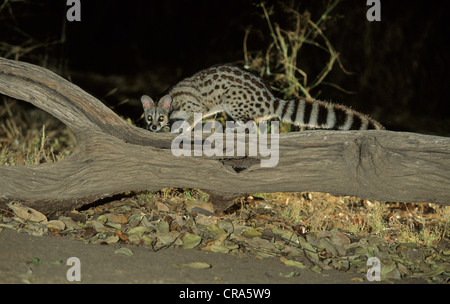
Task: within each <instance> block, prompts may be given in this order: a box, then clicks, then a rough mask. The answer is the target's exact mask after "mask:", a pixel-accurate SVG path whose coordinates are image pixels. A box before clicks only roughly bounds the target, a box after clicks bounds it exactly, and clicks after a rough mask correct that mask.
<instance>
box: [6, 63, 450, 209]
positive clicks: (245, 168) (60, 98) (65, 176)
mask: <svg viewBox="0 0 450 304" xmlns="http://www.w3.org/2000/svg"><path fill="white" fill-rule="evenodd" d="M0 93H1V94H4V95H7V96H11V97H14V98H16V99H20V100H24V101H27V102H30V103H32V104H33V105H35V106H36V107H39V108H41V109H43V110H44V111H46V112H48V113H50V114H52V115H53V116H54V117H56V118H57V119H59V120H61V121H62V122H63V123H64V124H66V125H67V126H68V127H69V128H70V129H71V130H72V131H73V132H74V133H75V135H76V138H77V147H76V149H75V151H74V152H73V153H72V155H70V156H69V157H67V158H66V159H64V160H62V161H58V162H56V163H45V164H40V165H37V166H14V167H10V166H2V167H0V207H2V205H3V206H4V204H5V203H7V202H10V201H20V202H22V203H23V204H25V205H27V206H29V207H32V208H35V209H37V210H40V211H41V212H44V213H52V212H55V211H60V210H71V209H73V208H77V207H80V206H82V205H84V204H87V203H91V202H93V201H96V200H98V199H101V198H105V197H109V196H112V195H114V194H118V193H123V192H126V191H141V190H152V191H153V190H159V189H162V188H165V187H180V188H197V189H203V190H206V191H212V192H214V193H216V194H217V193H219V194H223V195H230V196H231V195H233V194H236V193H256V192H266V193H267V192H300V191H317V192H328V193H331V194H335V195H352V196H358V197H361V198H365V199H374V200H381V201H396V202H431V203H440V204H444V205H449V204H450V139H449V138H445V137H439V136H428V135H421V134H415V133H406V132H390V131H346V132H343V131H318V130H314V131H305V132H299V133H298V132H296V133H289V134H282V135H280V141H279V163H278V165H277V166H275V167H261V165H260V161H261V159H263V158H264V157H261V156H244V157H238V156H233V157H225V156H214V157H207V156H205V155H202V156H192V157H188V156H180V157H176V156H174V155H172V152H171V143H172V141H173V139H174V138H176V136H178V135H177V134H171V133H151V132H148V131H146V130H144V129H140V128H137V127H134V126H132V125H130V124H128V123H127V122H125V121H124V120H123V119H121V118H120V117H119V116H117V115H116V114H115V113H114V112H112V111H111V110H110V109H108V108H107V107H106V106H105V105H103V104H102V103H101V102H100V101H99V100H97V99H96V98H94V97H93V96H91V95H89V94H88V93H86V92H84V91H83V90H82V89H80V88H79V87H77V86H76V85H74V84H72V83H70V82H68V81H67V80H65V79H63V78H61V77H59V76H58V75H56V74H54V73H53V72H51V71H49V70H47V69H44V68H41V67H38V66H35V65H32V64H28V63H24V62H17V61H12V60H7V59H3V58H0ZM205 137H207V136H205ZM247 139H248V138H246V140H247ZM268 141H269V143H270V138H269V139H268ZM247 142H248V141H247ZM197 144H201V142H199V143H197ZM234 155H236V154H234ZM2 208H4V207H2Z"/></svg>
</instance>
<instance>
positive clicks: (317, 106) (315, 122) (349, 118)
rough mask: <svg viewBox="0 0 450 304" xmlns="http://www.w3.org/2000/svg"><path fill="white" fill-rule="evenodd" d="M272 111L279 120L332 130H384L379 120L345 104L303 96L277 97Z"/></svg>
mask: <svg viewBox="0 0 450 304" xmlns="http://www.w3.org/2000/svg"><path fill="white" fill-rule="evenodd" d="M274 113H275V114H276V116H277V117H278V118H279V119H280V120H281V121H283V122H287V123H292V124H295V125H298V126H308V127H313V128H320V129H334V130H369V129H375V130H384V127H383V126H382V125H381V124H380V123H379V122H377V121H375V120H373V119H372V118H370V117H368V116H367V115H364V114H362V113H359V112H357V111H354V110H352V109H350V108H347V107H346V106H343V105H339V104H334V103H329V102H324V101H320V100H314V99H307V98H304V97H298V98H295V99H291V100H287V101H286V100H282V99H277V100H276V101H275V102H274Z"/></svg>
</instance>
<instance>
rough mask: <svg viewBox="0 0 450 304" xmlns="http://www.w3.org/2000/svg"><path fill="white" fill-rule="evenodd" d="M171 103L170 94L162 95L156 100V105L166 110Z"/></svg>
mask: <svg viewBox="0 0 450 304" xmlns="http://www.w3.org/2000/svg"><path fill="white" fill-rule="evenodd" d="M171 104H172V97H171V96H170V95H165V96H163V97H162V98H161V99H160V100H159V102H158V105H159V106H160V107H163V108H165V109H167V110H169V109H170V105H171Z"/></svg>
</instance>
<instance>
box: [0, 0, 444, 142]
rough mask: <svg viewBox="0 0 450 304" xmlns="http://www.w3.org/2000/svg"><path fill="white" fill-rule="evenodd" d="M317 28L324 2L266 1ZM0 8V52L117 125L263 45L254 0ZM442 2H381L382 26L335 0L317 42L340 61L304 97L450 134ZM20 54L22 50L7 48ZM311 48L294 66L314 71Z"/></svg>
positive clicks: (401, 126) (316, 61)
mask: <svg viewBox="0 0 450 304" xmlns="http://www.w3.org/2000/svg"><path fill="white" fill-rule="evenodd" d="M281 2H283V3H285V4H288V5H291V6H292V7H294V8H295V9H296V10H297V11H300V12H303V11H305V10H308V11H309V12H310V13H311V16H312V20H318V19H319V18H320V15H321V13H322V12H323V11H324V10H325V7H326V4H327V3H328V1H317V0H315V1H306V0H305V1H267V2H266V6H267V7H272V6H273V12H274V14H273V15H272V16H271V18H272V21H273V22H276V23H279V24H280V25H282V26H284V27H289V24H290V23H289V22H290V20H289V16H288V14H287V13H286V12H285V11H283V9H282V3H281ZM5 3H6V2H3V4H2V3H0V9H1V10H0V56H3V57H7V58H12V59H13V58H18V59H19V60H22V61H27V62H31V63H35V64H38V65H41V66H45V67H47V68H49V69H52V70H54V71H55V72H57V73H58V74H60V75H62V76H63V77H65V78H68V79H70V80H71V81H73V82H74V83H75V84H77V85H79V86H80V87H82V88H83V89H85V90H86V91H88V92H90V93H91V94H93V95H94V96H96V97H97V98H99V99H100V100H102V101H103V102H105V104H107V105H108V106H110V107H111V108H112V109H113V110H114V111H116V112H117V113H119V114H120V115H122V116H124V117H130V118H132V119H133V120H135V121H136V120H138V118H139V117H140V115H141V112H142V111H141V106H140V103H139V98H140V96H141V95H142V94H143V93H146V94H149V95H152V96H155V95H157V94H159V93H161V92H162V91H164V90H165V89H167V88H168V87H169V86H170V85H173V84H175V83H176V82H177V81H179V80H181V79H182V78H184V77H187V76H190V75H191V74H193V73H195V72H196V71H198V70H200V69H203V68H206V67H208V66H211V65H213V64H217V63H226V62H232V63H243V58H244V56H243V37H244V32H245V29H246V28H247V27H248V26H250V25H251V26H252V32H251V34H250V36H249V41H248V47H249V49H250V50H252V51H256V50H265V49H266V48H267V46H268V42H269V41H270V37H269V31H268V29H267V24H266V23H265V20H264V19H263V18H262V11H261V9H260V8H259V7H258V6H257V5H255V4H258V3H259V1H253V0H226V1H216V0H206V1H202V0H198V1H192V0H187V1H181V0H180V1H175V0H164V1H137V0H135V1H118V0H81V22H68V21H67V20H66V11H67V9H68V8H69V6H66V1H65V0H53V1H36V0H34V1H25V2H10V3H7V4H5ZM445 4H446V2H445V1H404V0H381V22H369V21H367V19H366V12H367V10H368V8H369V7H368V6H367V5H366V1H365V0H344V1H342V2H341V3H339V4H338V5H337V7H336V8H335V9H334V10H333V11H332V13H331V16H332V18H331V19H330V20H328V21H327V22H326V28H325V35H326V36H327V37H328V39H329V41H330V42H331V43H332V44H333V46H334V47H335V49H336V50H337V51H338V52H339V53H340V59H341V61H342V62H343V64H344V66H345V68H346V69H347V70H349V71H352V72H354V74H353V75H346V74H345V73H343V72H342V71H341V70H340V69H339V68H337V67H335V68H334V70H333V71H332V72H331V73H330V75H329V76H328V77H327V79H326V80H327V81H328V82H332V83H335V84H338V85H339V86H340V87H342V88H345V89H346V90H349V91H355V92H356V94H351V95H349V94H346V93H343V92H341V91H339V90H337V89H335V88H333V87H330V86H320V87H319V88H318V89H317V90H315V91H313V92H312V95H313V96H316V97H318V98H320V99H324V100H331V101H334V102H338V103H342V104H345V105H347V106H351V107H352V108H354V109H357V110H359V111H361V112H364V113H367V114H369V115H371V116H372V117H373V118H375V119H377V120H378V121H380V122H381V123H382V124H384V125H385V126H386V127H387V129H390V130H401V131H412V132H420V133H426V134H438V135H443V136H449V135H450V118H449V114H450V111H449V101H448V99H449V98H448V92H447V91H448V89H447V86H448V85H449V84H450V81H449V80H450V79H449V72H448V68H449V66H450V65H449V39H450V33H449V21H448V16H449V13H448V11H447V9H446V6H445ZM13 46H20V47H21V48H20V49H18V48H15V49H14V48H13ZM321 56H323V55H322V54H320V53H319V52H318V51H317V49H316V50H315V51H305V52H304V53H302V55H301V56H300V59H299V61H298V64H299V66H300V67H301V68H302V69H304V70H305V71H308V73H311V74H317V72H318V71H320V70H321V69H322V68H323V58H322V57H321Z"/></svg>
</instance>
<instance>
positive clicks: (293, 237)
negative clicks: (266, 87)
mask: <svg viewBox="0 0 450 304" xmlns="http://www.w3.org/2000/svg"><path fill="white" fill-rule="evenodd" d="M252 199H253V197H250V199H248V201H250V203H249V204H248V205H244V206H243V207H241V209H238V210H235V211H234V212H232V213H231V214H221V215H215V214H211V210H213V207H212V204H211V203H210V202H205V201H203V200H198V201H197V200H193V199H190V200H188V201H183V200H182V199H179V198H178V197H170V198H169V199H164V197H161V196H157V195H149V194H138V195H134V196H130V197H126V198H124V199H121V200H118V201H113V202H110V203H107V204H104V205H100V206H96V207H93V208H90V209H88V210H84V211H79V212H77V211H74V212H72V213H71V214H64V215H61V216H59V217H58V218H55V219H51V220H48V219H47V217H46V216H45V215H43V214H42V213H40V212H39V211H36V210H34V209H32V208H28V207H25V206H22V205H21V204H19V203H11V204H9V205H8V207H9V208H10V209H11V210H10V211H3V212H2V213H0V231H1V230H2V229H14V230H17V231H18V232H23V233H28V234H31V235H35V236H42V235H47V234H50V235H53V236H55V237H60V236H70V237H72V238H74V239H77V240H83V241H84V242H86V243H98V244H102V245H113V246H114V245H115V246H116V249H115V250H114V253H116V254H121V255H125V256H128V257H131V256H132V255H133V252H132V250H131V249H129V248H126V247H120V246H121V245H122V244H127V245H136V246H145V247H147V248H149V250H152V251H159V250H165V249H167V248H171V247H180V248H184V249H185V250H203V251H210V252H220V253H224V254H245V255H250V256H254V257H256V258H259V259H264V258H268V257H278V258H279V260H280V263H282V264H284V265H285V266H286V267H287V268H286V270H285V271H280V276H283V277H295V276H297V275H299V273H298V272H296V271H295V270H293V271H292V270H289V269H291V268H293V269H297V270H298V269H309V270H310V271H313V272H317V273H320V272H322V271H323V270H326V269H337V270H340V271H344V272H348V273H355V274H360V276H362V277H365V273H367V271H368V269H369V267H370V266H368V265H367V260H368V259H369V258H371V257H377V258H378V259H379V260H380V262H381V279H382V281H392V280H394V281H396V280H401V279H403V278H419V279H424V280H427V281H429V282H437V283H445V282H447V283H448V282H449V281H450V279H449V277H450V250H449V249H448V247H445V246H444V248H443V249H438V248H437V247H436V246H434V247H433V246H421V245H419V244H417V243H413V242H410V243H398V242H394V241H392V240H391V239H389V238H387V237H380V236H377V235H376V234H358V233H355V232H353V231H345V230H343V229H340V228H331V229H329V230H316V231H308V229H306V227H307V224H298V223H297V224H294V225H290V224H289V222H288V221H286V218H285V217H283V216H281V214H282V212H283V211H282V208H281V207H280V206H277V205H276V204H275V205H273V206H271V207H268V206H269V205H270V204H268V203H267V202H264V203H261V202H258V203H256V204H252ZM444 240H445V239H444ZM446 241H447V244H448V239H447V240H446ZM447 246H448V245H447ZM117 247H119V248H117ZM173 266H174V267H186V268H194V269H208V268H211V267H212V265H210V264H208V263H205V262H202V261H193V262H190V263H186V264H176V265H173ZM355 279H356V278H355Z"/></svg>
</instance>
